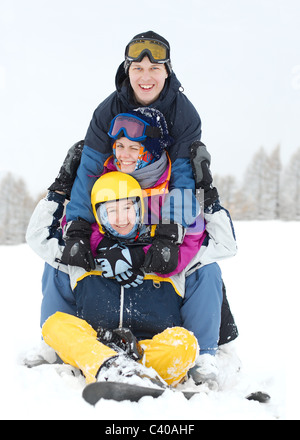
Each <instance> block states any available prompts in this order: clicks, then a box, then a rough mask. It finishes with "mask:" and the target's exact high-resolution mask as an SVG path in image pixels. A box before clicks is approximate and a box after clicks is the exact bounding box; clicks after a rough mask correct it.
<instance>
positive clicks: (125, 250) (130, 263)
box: [97, 243, 145, 278]
mask: <svg viewBox="0 0 300 440" xmlns="http://www.w3.org/2000/svg"><path fill="white" fill-rule="evenodd" d="M100 246H101V243H100ZM97 253H98V255H97V263H99V264H101V266H102V270H103V272H102V276H104V277H105V278H110V277H114V276H116V275H118V274H121V273H123V272H126V271H127V270H128V269H132V268H134V269H139V268H140V267H141V266H142V264H143V263H144V260H145V252H144V250H143V248H142V247H141V246H133V247H127V246H124V245H122V244H119V243H115V244H114V245H113V246H110V247H105V248H102V247H101V248H100V249H98V250H97Z"/></svg>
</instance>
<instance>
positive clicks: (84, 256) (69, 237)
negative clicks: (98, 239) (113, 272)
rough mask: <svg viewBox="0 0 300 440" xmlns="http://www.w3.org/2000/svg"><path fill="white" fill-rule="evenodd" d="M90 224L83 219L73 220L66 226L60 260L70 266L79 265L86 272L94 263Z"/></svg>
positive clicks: (92, 268)
mask: <svg viewBox="0 0 300 440" xmlns="http://www.w3.org/2000/svg"><path fill="white" fill-rule="evenodd" d="M91 234H92V228H91V225H90V224H89V223H88V222H87V221H85V220H83V219H81V218H80V219H79V220H73V221H71V222H69V223H68V224H67V226H66V230H65V233H64V240H65V243H66V246H65V249H64V251H63V254H62V257H61V262H62V263H64V264H68V265H70V266H79V267H82V268H83V269H85V270H86V271H87V272H90V271H91V270H94V269H95V267H96V265H95V261H94V257H93V254H92V251H91V246H90V237H91Z"/></svg>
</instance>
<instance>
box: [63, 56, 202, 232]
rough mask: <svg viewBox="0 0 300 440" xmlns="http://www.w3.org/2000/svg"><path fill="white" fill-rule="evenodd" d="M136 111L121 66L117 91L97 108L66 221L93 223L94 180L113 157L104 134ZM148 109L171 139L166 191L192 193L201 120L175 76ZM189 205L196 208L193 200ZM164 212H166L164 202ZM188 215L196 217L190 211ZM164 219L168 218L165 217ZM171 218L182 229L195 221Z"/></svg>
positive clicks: (86, 140) (122, 65)
mask: <svg viewBox="0 0 300 440" xmlns="http://www.w3.org/2000/svg"><path fill="white" fill-rule="evenodd" d="M137 107H140V105H139V104H138V103H137V102H135V101H134V98H133V92H132V88H131V86H130V84H129V79H128V77H127V76H126V74H125V71H124V63H122V64H121V65H120V67H119V69H118V71H117V74H116V91H115V92H113V93H112V94H111V95H110V96H109V97H108V98H106V99H105V100H104V101H103V102H102V103H101V104H100V105H99V106H98V107H97V108H96V110H95V112H94V114H93V118H92V120H91V123H90V126H89V128H88V131H87V134H86V138H85V146H84V149H83V153H82V159H81V163H80V166H79V169H78V172H77V178H76V180H75V183H74V186H73V189H72V194H71V202H70V203H69V204H68V207H67V221H70V220H74V219H77V218H78V217H82V218H84V219H86V220H87V221H89V222H90V223H93V222H94V216H93V213H92V209H91V203H90V193H91V189H92V187H93V184H94V183H95V181H96V178H97V177H96V176H100V175H101V174H102V172H103V164H104V162H105V160H106V159H107V158H108V157H109V156H110V155H111V154H112V144H111V139H110V138H109V136H108V134H107V132H108V130H109V127H110V123H111V121H112V119H113V118H114V117H115V116H116V115H117V114H119V113H123V112H126V111H129V110H132V109H134V108H137ZM151 107H155V108H157V109H158V110H159V111H161V113H163V114H164V116H165V118H166V121H167V124H168V128H169V131H170V134H171V136H172V137H173V139H174V143H173V145H172V146H171V147H170V148H169V151H168V152H169V155H170V158H171V161H172V175H171V181H170V187H169V189H170V191H171V190H173V189H180V190H184V189H190V190H192V192H193V193H194V190H195V182H194V178H193V173H192V169H191V166H190V159H189V157H190V154H189V147H190V145H191V144H192V142H194V141H195V140H199V139H200V138H201V120H200V117H199V115H198V113H197V111H196V109H195V108H194V106H193V105H192V104H191V102H190V101H189V100H188V99H187V97H186V96H185V95H184V94H183V93H182V91H181V84H180V82H179V81H178V79H177V78H176V75H175V74H174V73H172V74H171V75H170V76H169V78H168V79H167V80H166V83H165V87H164V89H163V90H162V92H161V94H160V96H159V98H158V99H157V100H156V101H155V102H154V103H152V104H151ZM190 203H191V204H194V206H195V201H194V200H191V202H190ZM186 208H187V205H186V204H185V209H186ZM164 209H165V211H166V212H169V209H168V202H167V201H166V202H165V205H164ZM190 212H193V213H195V211H193V210H192V209H191V211H190ZM164 217H169V216H168V215H164ZM170 217H171V218H172V220H175V221H177V222H178V223H181V224H182V225H183V226H189V225H190V224H191V223H193V221H194V217H193V218H192V219H191V221H189V216H188V215H186V213H185V215H183V214H182V212H181V211H180V213H178V212H176V213H174V212H172V213H171V214H170Z"/></svg>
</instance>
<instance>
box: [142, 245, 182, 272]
mask: <svg viewBox="0 0 300 440" xmlns="http://www.w3.org/2000/svg"><path fill="white" fill-rule="evenodd" d="M178 255H179V246H178V245H177V244H175V243H173V242H172V241H171V240H165V239H162V238H157V239H155V240H154V241H153V244H152V246H151V247H150V249H149V250H148V252H147V254H146V258H145V263H144V269H145V272H146V273H149V272H156V273H161V274H167V273H171V272H173V271H174V270H175V269H176V267H177V266H178Z"/></svg>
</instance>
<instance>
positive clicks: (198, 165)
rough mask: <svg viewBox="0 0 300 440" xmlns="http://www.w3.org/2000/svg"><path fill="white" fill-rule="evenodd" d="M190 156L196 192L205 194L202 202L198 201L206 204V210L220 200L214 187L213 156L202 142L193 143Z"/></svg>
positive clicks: (202, 196)
mask: <svg viewBox="0 0 300 440" xmlns="http://www.w3.org/2000/svg"><path fill="white" fill-rule="evenodd" d="M190 155H191V158H190V159H191V165H192V170H193V174H194V179H195V183H196V192H197V190H203V192H204V193H203V194H202V195H201V197H200V198H201V199H202V200H198V201H199V202H200V204H201V202H202V203H204V209H205V208H207V207H208V206H210V205H212V204H213V203H214V202H216V201H217V200H218V199H219V194H218V190H217V188H215V187H213V185H212V182H213V178H212V174H211V171H210V160H211V156H210V154H209V152H208V151H207V149H206V146H205V145H204V144H203V143H202V142H200V141H195V142H193V143H192V145H191V148H190ZM198 192H199V191H198Z"/></svg>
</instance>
